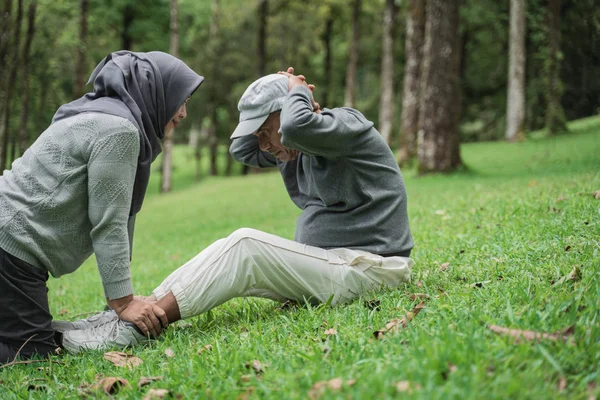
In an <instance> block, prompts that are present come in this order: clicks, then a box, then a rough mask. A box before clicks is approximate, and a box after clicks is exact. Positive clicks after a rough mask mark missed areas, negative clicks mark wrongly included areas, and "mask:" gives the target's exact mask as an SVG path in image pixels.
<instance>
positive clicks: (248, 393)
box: [237, 386, 254, 400]
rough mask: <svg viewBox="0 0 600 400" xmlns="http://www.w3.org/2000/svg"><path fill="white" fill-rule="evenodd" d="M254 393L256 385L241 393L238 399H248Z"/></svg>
mask: <svg viewBox="0 0 600 400" xmlns="http://www.w3.org/2000/svg"><path fill="white" fill-rule="evenodd" d="M252 393H254V386H250V387H249V388H248V389H246V391H245V392H243V393H240V394H239V396H238V397H237V400H248V399H249V398H250V396H252Z"/></svg>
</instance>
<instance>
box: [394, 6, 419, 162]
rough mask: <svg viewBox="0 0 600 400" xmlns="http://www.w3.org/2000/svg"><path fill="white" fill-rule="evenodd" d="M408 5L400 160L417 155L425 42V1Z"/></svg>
mask: <svg viewBox="0 0 600 400" xmlns="http://www.w3.org/2000/svg"><path fill="white" fill-rule="evenodd" d="M409 7H410V9H409V12H408V16H407V18H406V44H405V49H406V50H405V53H406V56H405V59H406V61H405V64H404V87H403V95H402V115H401V120H402V122H401V125H402V126H401V132H400V152H399V155H398V159H399V161H400V163H401V164H404V163H406V162H408V161H410V160H412V159H413V158H414V157H415V156H416V155H417V132H418V131H419V103H420V99H421V94H420V92H421V72H422V59H423V45H424V44H425V1H424V0H410V5H409Z"/></svg>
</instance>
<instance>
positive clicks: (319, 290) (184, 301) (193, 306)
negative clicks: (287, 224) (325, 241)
mask: <svg viewBox="0 0 600 400" xmlns="http://www.w3.org/2000/svg"><path fill="white" fill-rule="evenodd" d="M411 267H412V260H411V259H410V258H403V257H391V258H389V259H386V258H384V257H381V256H377V255H374V254H370V253H366V252H360V251H354V250H349V249H334V250H324V249H320V248H317V247H312V246H307V245H303V244H300V243H297V242H294V241H291V240H287V239H283V238H280V237H278V236H274V235H270V234H267V233H264V232H261V231H257V230H254V229H247V228H243V229H239V230H237V231H235V232H234V233H232V234H231V235H230V236H229V237H227V238H225V239H221V240H219V241H217V242H215V243H213V244H212V245H211V246H209V247H207V248H206V249H205V250H203V251H202V252H201V253H200V254H198V255H197V256H196V257H194V258H193V259H192V260H190V261H189V262H187V263H186V264H185V265H183V266H182V267H180V268H179V269H177V270H176V271H175V272H173V273H172V274H171V275H169V276H168V277H167V278H166V279H165V280H164V281H163V283H162V284H161V285H160V286H159V287H157V288H156V289H155V290H154V292H153V295H154V296H155V298H156V299H158V305H159V306H161V307H162V308H163V309H165V311H166V312H167V314H168V316H169V320H170V321H171V322H172V321H173V320H172V319H171V318H172V317H174V318H176V319H178V317H181V318H189V317H192V316H195V315H198V314H201V313H204V312H206V311H208V310H210V309H212V308H213V307H216V306H218V305H219V304H222V303H224V302H226V301H227V300H229V299H232V298H234V297H247V296H258V297H265V298H270V299H273V300H278V301H285V300H288V299H291V300H297V301H303V300H305V299H306V300H309V301H312V302H325V301H327V300H328V299H329V297H331V296H333V299H332V304H335V303H339V302H345V301H348V300H351V299H353V298H356V297H358V296H359V295H361V294H362V293H364V292H365V291H369V290H373V289H377V288H379V287H381V286H388V287H396V286H398V285H399V284H401V283H402V282H406V281H408V280H410V269H411ZM176 319H175V320H176Z"/></svg>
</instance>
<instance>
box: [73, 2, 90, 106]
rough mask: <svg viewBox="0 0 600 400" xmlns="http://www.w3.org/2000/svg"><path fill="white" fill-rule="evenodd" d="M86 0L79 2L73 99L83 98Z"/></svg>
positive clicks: (86, 30) (87, 4)
mask: <svg viewBox="0 0 600 400" xmlns="http://www.w3.org/2000/svg"><path fill="white" fill-rule="evenodd" d="M88 6H89V2H88V0H79V9H80V14H79V43H78V45H77V66H76V67H75V90H74V91H73V98H78V97H81V96H83V94H84V89H83V87H84V86H85V74H86V72H87V71H86V64H87V63H86V52H87V36H88Z"/></svg>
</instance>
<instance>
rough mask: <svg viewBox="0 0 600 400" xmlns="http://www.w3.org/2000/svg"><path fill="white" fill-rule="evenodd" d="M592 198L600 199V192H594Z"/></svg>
mask: <svg viewBox="0 0 600 400" xmlns="http://www.w3.org/2000/svg"><path fill="white" fill-rule="evenodd" d="M592 196H594V198H595V199H596V200H598V199H600V190H595V191H593V192H592Z"/></svg>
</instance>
